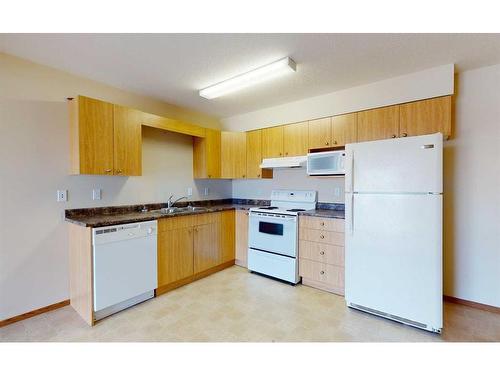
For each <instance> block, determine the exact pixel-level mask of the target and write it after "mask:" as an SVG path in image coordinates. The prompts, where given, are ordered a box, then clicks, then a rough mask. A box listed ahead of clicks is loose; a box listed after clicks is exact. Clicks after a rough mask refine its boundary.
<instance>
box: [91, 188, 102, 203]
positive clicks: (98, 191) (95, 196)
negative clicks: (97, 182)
mask: <svg viewBox="0 0 500 375" xmlns="http://www.w3.org/2000/svg"><path fill="white" fill-rule="evenodd" d="M92 199H93V200H95V201H100V200H101V189H94V190H92Z"/></svg>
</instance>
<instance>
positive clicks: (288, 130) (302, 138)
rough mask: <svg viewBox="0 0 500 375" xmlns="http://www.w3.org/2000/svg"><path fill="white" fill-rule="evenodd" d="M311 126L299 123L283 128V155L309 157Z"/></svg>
mask: <svg viewBox="0 0 500 375" xmlns="http://www.w3.org/2000/svg"><path fill="white" fill-rule="evenodd" d="M308 133H309V126H308V123H307V121H306V122H298V123H296V124H290V125H285V126H283V151H284V152H283V155H284V156H302V155H307V151H308V148H309V147H308V141H309V139H308V138H309V137H308Z"/></svg>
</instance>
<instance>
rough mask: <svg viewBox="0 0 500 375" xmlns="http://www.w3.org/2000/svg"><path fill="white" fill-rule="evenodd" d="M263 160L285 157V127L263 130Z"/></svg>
mask: <svg viewBox="0 0 500 375" xmlns="http://www.w3.org/2000/svg"><path fill="white" fill-rule="evenodd" d="M261 135H262V158H263V159H266V158H280V157H282V156H283V126H275V127H273V128H264V129H262V133H261Z"/></svg>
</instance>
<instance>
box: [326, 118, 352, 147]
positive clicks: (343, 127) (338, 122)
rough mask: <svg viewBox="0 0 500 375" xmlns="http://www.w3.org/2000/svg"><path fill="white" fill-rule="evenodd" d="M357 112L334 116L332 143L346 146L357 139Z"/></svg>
mask: <svg viewBox="0 0 500 375" xmlns="http://www.w3.org/2000/svg"><path fill="white" fill-rule="evenodd" d="M357 120H358V114H357V113H348V114H346V115H340V116H334V117H332V145H333V146H344V145H345V144H347V143H354V142H356V141H357V135H356V133H357V129H356V126H357Z"/></svg>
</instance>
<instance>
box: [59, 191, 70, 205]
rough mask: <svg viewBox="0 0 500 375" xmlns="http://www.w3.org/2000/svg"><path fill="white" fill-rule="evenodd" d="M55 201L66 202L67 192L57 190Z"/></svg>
mask: <svg viewBox="0 0 500 375" xmlns="http://www.w3.org/2000/svg"><path fill="white" fill-rule="evenodd" d="M57 201H58V202H67V201H68V191H67V190H58V191H57Z"/></svg>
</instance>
